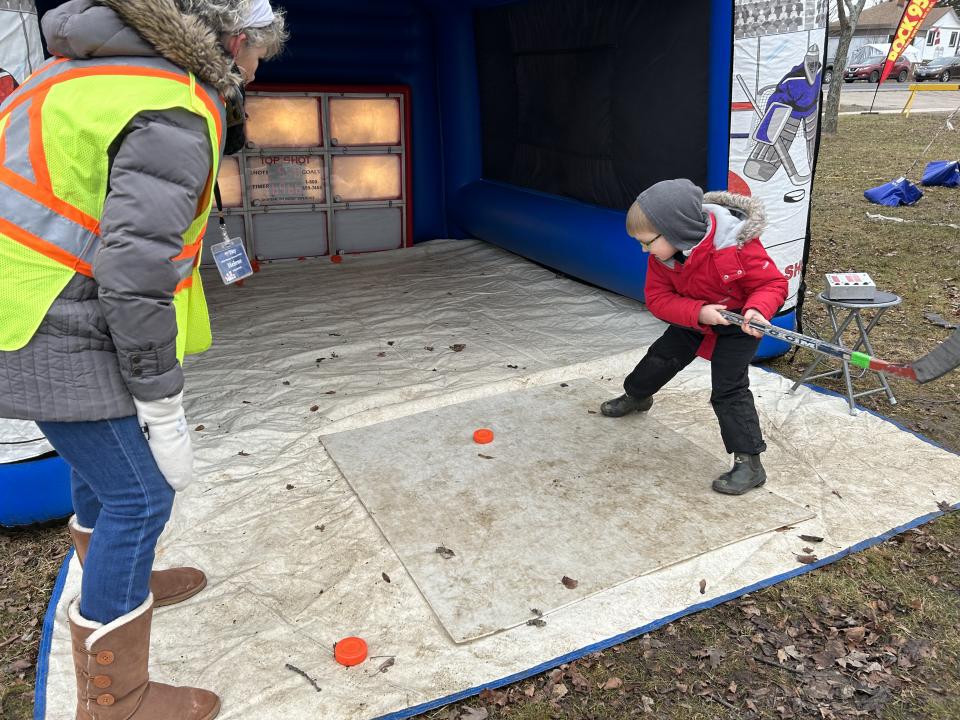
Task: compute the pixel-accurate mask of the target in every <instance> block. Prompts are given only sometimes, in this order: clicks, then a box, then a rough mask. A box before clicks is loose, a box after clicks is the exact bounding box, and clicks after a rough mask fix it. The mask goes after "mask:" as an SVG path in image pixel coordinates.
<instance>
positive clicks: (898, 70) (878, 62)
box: [843, 55, 910, 83]
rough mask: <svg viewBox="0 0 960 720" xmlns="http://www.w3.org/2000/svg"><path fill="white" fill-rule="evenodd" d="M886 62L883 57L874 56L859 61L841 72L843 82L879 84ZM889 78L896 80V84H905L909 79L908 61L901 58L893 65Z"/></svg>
mask: <svg viewBox="0 0 960 720" xmlns="http://www.w3.org/2000/svg"><path fill="white" fill-rule="evenodd" d="M886 61H887V58H886V56H884V55H875V56H873V57H871V58H868V59H866V60H861V61H860V62H856V63H853V64H851V65H850V67H848V68H847V69H846V70H844V71H843V81H844V82H848V83H852V82H853V81H854V80H866V81H867V82H872V83H875V82H879V81H880V74H881V73H882V72H883V64H884V63H885V62H886ZM889 77H891V78H896V79H897V82H906V81H907V78H909V77H910V61H909V60H907V58H905V57H901V58H900V59H899V60H897V62H895V63H894V65H893V69H892V70H891V71H890V75H889Z"/></svg>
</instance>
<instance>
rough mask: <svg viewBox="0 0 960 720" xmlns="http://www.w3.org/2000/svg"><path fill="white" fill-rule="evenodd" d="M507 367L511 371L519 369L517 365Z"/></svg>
mask: <svg viewBox="0 0 960 720" xmlns="http://www.w3.org/2000/svg"><path fill="white" fill-rule="evenodd" d="M507 367H508V368H510V369H511V370H518V369H519V368H520V366H519V365H507Z"/></svg>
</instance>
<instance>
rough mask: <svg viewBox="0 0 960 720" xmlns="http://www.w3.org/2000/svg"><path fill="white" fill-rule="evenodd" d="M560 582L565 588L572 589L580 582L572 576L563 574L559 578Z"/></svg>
mask: <svg viewBox="0 0 960 720" xmlns="http://www.w3.org/2000/svg"><path fill="white" fill-rule="evenodd" d="M560 582H562V583H563V586H564V587H565V588H566V589H567V590H573V589H574V588H575V587H577V585H579V584H580V583H578V582H577V581H576V580H574V579H573V578H568V577H567V576H566V575H564V576H563V577H562V578H560Z"/></svg>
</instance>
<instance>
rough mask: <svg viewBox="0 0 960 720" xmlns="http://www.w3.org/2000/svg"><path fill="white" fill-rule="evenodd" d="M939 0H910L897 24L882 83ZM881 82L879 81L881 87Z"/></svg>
mask: <svg viewBox="0 0 960 720" xmlns="http://www.w3.org/2000/svg"><path fill="white" fill-rule="evenodd" d="M936 4H937V0H910V2H908V3H907V6H906V7H905V8H904V9H903V16H902V17H901V18H900V24H899V25H898V26H897V32H896V33H894V35H893V42H892V43H890V53H889V54H888V55H887V62H885V63H884V65H883V74H882V75H880V83H882V82H883V81H884V80H886V79H887V76H888V75H889V74H890V71H891V70H893V64H894V63H895V62H896V61H897V59H898V58H899V57H900V56H901V55H902V54H903V51H904V50H906V49H907V46H909V45H910V43H911V42H913V38H914V37H916V35H917V31H918V30H919V29H920V26H921V25H923V21H924V20H926V19H927V15H929V14H930V11H931V10H933V6H934V5H936ZM880 83H877V86H878V87H879V85H880Z"/></svg>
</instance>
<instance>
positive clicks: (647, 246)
mask: <svg viewBox="0 0 960 720" xmlns="http://www.w3.org/2000/svg"><path fill="white" fill-rule="evenodd" d="M662 237H663V235H662V234H661V233H657V234H656V236H654V237H653V238H652V239H650V240H638V241H637V242H639V243H640V245H642V246H643V249H644V250H649V249H650V246H651V245H653V244H654V243H655V242H656V241H657V240H659V239H660V238H662Z"/></svg>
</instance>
